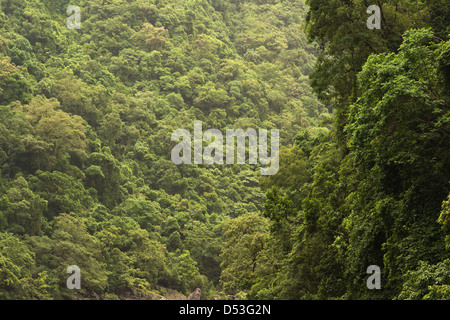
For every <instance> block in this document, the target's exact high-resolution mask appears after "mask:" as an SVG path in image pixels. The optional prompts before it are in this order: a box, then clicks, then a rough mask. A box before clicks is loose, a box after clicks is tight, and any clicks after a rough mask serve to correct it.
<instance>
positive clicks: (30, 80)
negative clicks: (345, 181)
mask: <svg viewBox="0 0 450 320" xmlns="http://www.w3.org/2000/svg"><path fill="white" fill-rule="evenodd" d="M69 5H78V6H79V7H80V9H81V28H80V29H69V28H68V27H67V26H66V20H67V19H68V18H69V15H68V14H67V13H66V9H67V7H68V6H69ZM305 15H306V7H305V4H304V3H303V2H302V1H292V2H279V3H278V2H273V3H267V4H262V3H258V2H253V1H248V2H236V3H231V2H226V1H222V2H213V3H211V2H209V1H206V0H205V1H184V0H183V1H181V0H180V1H147V0H146V1H120V0H119V1H116V0H114V1H72V2H70V3H69V1H2V2H1V16H0V21H1V22H0V26H1V29H0V30H1V33H0V34H1V38H0V43H1V46H0V63H1V75H0V90H1V91H0V92H1V96H0V103H1V107H0V108H1V109H0V110H1V111H0V131H1V135H0V164H1V180H0V192H1V196H0V229H1V236H0V239H1V240H0V242H1V245H0V248H1V249H0V250H1V251H0V252H1V259H2V260H1V265H2V268H1V271H0V279H1V283H0V286H1V290H0V296H1V297H2V298H20V299H22V298H32V299H35V298H63V297H74V296H85V297H92V296H93V294H94V293H96V294H97V295H100V296H106V297H109V298H114V297H116V296H122V295H125V294H129V293H131V292H133V293H148V292H159V293H161V291H160V290H163V289H161V288H170V289H175V290H178V291H180V292H181V293H184V294H188V293H189V292H190V291H192V290H193V289H195V288H196V287H200V288H201V289H202V290H203V292H204V293H205V295H206V296H207V295H208V294H209V292H210V291H211V292H215V291H220V284H219V279H220V274H221V267H220V262H221V258H220V254H221V251H222V246H223V229H222V227H223V222H224V221H225V220H227V219H230V218H236V217H239V216H242V215H246V214H259V215H260V214H261V212H262V210H263V205H264V193H263V192H262V191H261V189H260V188H259V185H258V180H259V177H260V174H259V170H258V169H257V168H255V167H254V166H250V165H235V166H232V165H221V166H220V165H209V166H208V165H181V166H177V165H175V164H174V163H172V161H171V159H170V152H171V149H172V147H173V146H174V144H175V143H174V142H172V141H171V133H172V132H173V131H174V130H175V129H178V128H186V129H192V126H193V122H194V120H200V121H202V122H203V126H204V127H205V128H217V129H220V130H225V128H244V129H246V128H248V127H251V128H268V129H272V128H280V129H281V128H282V130H281V132H280V136H281V139H282V144H283V145H289V144H290V143H292V141H293V139H294V137H295V135H296V134H297V132H298V131H299V130H301V129H302V128H314V127H316V126H317V125H318V123H319V122H320V120H321V119H326V118H327V117H328V116H329V111H328V110H327V109H326V108H325V107H323V106H322V104H321V103H319V102H318V100H317V99H316V98H315V95H314V94H313V93H312V89H311V88H310V87H309V85H308V74H309V73H310V72H311V71H312V69H313V65H314V61H315V56H314V49H313V46H312V45H310V44H308V43H307V40H306V36H305V35H304V33H302V32H301V30H302V23H303V21H304V16H305ZM317 130H318V132H320V131H323V130H325V131H326V129H324V128H317ZM69 265H77V266H79V268H80V270H81V275H82V289H81V290H79V291H77V290H68V289H67V288H66V279H67V277H68V274H67V273H66V269H67V267H68V266H69Z"/></svg>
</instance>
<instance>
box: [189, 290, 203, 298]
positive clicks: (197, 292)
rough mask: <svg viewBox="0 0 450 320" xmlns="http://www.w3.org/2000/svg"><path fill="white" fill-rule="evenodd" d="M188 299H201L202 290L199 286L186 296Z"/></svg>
mask: <svg viewBox="0 0 450 320" xmlns="http://www.w3.org/2000/svg"><path fill="white" fill-rule="evenodd" d="M187 299H188V300H202V290H200V288H197V289H195V290H194V292H192V293H191V294H190V295H189V296H188V297H187Z"/></svg>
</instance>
